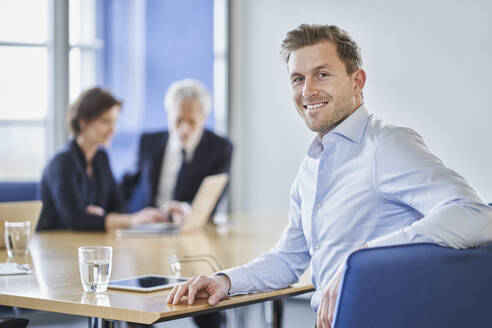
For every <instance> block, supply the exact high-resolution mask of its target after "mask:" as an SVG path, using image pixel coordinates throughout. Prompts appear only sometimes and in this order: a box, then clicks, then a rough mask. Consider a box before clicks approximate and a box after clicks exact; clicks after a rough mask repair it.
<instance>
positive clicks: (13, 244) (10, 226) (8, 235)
mask: <svg viewBox="0 0 492 328" xmlns="http://www.w3.org/2000/svg"><path fill="white" fill-rule="evenodd" d="M30 237H31V222H30V221H21V222H12V221H5V246H6V247H7V254H8V256H9V257H14V256H18V255H21V256H23V255H26V253H27V243H28V242H29V238H30Z"/></svg>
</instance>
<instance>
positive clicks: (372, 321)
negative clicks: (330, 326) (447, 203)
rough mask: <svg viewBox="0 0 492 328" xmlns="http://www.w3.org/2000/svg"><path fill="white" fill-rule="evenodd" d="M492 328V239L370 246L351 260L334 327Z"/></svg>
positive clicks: (342, 288)
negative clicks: (455, 244) (467, 244)
mask: <svg viewBox="0 0 492 328" xmlns="http://www.w3.org/2000/svg"><path fill="white" fill-rule="evenodd" d="M396 327H397V328H416V327H418V328H458V327H459V328H464V327H473V328H480V327H492V243H489V244H486V245H483V246H481V247H478V248H471V249H466V250H457V249H452V248H447V247H441V246H437V245H433V244H413V245H400V246H390V247H380V248H369V249H363V250H359V251H356V252H354V253H353V254H352V255H350V256H349V258H348V260H347V266H346V269H345V273H344V277H343V280H342V282H341V288H340V293H339V296H338V302H337V309H336V312H335V318H334V328H396Z"/></svg>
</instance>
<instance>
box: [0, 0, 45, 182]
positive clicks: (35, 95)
mask: <svg viewBox="0 0 492 328" xmlns="http://www.w3.org/2000/svg"><path fill="white" fill-rule="evenodd" d="M47 17H48V5H47V0H45V1H38V0H4V1H1V2H0V72H1V74H0V90H2V97H0V140H2V142H0V154H1V156H2V160H1V161H0V179H1V180H13V179H16V180H29V179H35V178H37V177H38V175H39V172H40V171H41V169H42V167H43V165H44V163H45V159H46V155H47V154H46V140H47V138H46V129H45V121H46V114H47V107H48V99H47V94H48V90H47V85H48V49H47V39H48V19H47Z"/></svg>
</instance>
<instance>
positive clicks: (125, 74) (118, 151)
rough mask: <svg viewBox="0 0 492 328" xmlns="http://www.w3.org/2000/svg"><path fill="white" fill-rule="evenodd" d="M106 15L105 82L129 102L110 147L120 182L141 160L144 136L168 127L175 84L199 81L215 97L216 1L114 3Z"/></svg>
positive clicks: (106, 5)
mask: <svg viewBox="0 0 492 328" xmlns="http://www.w3.org/2000/svg"><path fill="white" fill-rule="evenodd" d="M104 11H105V13H104V16H105V21H104V33H103V36H104V41H105V45H106V47H105V52H104V53H105V61H104V62H105V65H104V66H105V67H104V83H105V86H106V87H107V88H109V89H110V90H111V91H112V92H114V94H115V95H116V96H117V97H119V98H120V99H122V100H123V102H124V107H123V112H122V114H121V116H120V120H119V122H118V127H117V132H116V135H115V137H114V139H113V144H112V146H111V148H110V149H109V153H110V157H111V163H112V167H113V171H114V173H115V175H116V177H117V178H119V177H120V176H121V175H122V173H123V172H124V171H126V170H127V169H129V168H131V166H132V164H133V163H134V162H135V157H136V151H137V149H136V148H137V142H138V138H139V135H140V134H141V133H142V132H143V131H154V130H162V129H164V128H166V127H167V120H166V117H165V112H164V107H163V100H164V95H165V92H166V90H167V88H168V87H169V85H170V84H171V83H172V82H174V81H176V80H180V79H184V78H195V79H198V80H200V81H202V82H203V83H204V84H205V85H206V86H207V88H208V89H209V91H210V92H211V93H212V94H213V60H214V52H213V0H179V1H176V0H147V1H144V2H142V1H137V0H131V1H126V0H109V1H106V2H104ZM207 127H209V128H212V127H213V111H212V114H211V115H210V118H209V120H208V122H207Z"/></svg>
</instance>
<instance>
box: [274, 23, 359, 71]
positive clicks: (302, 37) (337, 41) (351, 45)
mask: <svg viewBox="0 0 492 328" xmlns="http://www.w3.org/2000/svg"><path fill="white" fill-rule="evenodd" d="M322 41H329V42H332V43H333V44H334V45H335V46H336V48H337V54H338V58H340V60H341V61H342V62H343V63H344V64H345V69H346V70H347V73H348V74H351V73H353V72H355V71H356V70H358V69H360V68H361V67H362V58H361V55H360V49H359V46H357V43H355V41H354V40H353V39H352V38H351V37H350V35H349V34H348V33H347V32H346V31H344V30H342V29H341V28H339V27H338V26H335V25H318V24H313V25H310V24H301V25H299V26H298V27H297V28H295V29H293V30H291V31H289V32H287V36H286V37H285V39H284V40H283V41H282V44H281V46H280V47H281V53H282V55H283V56H284V59H285V61H286V62H289V58H290V54H291V53H292V51H294V50H297V49H299V48H303V47H306V46H311V45H314V44H317V43H319V42H322Z"/></svg>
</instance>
